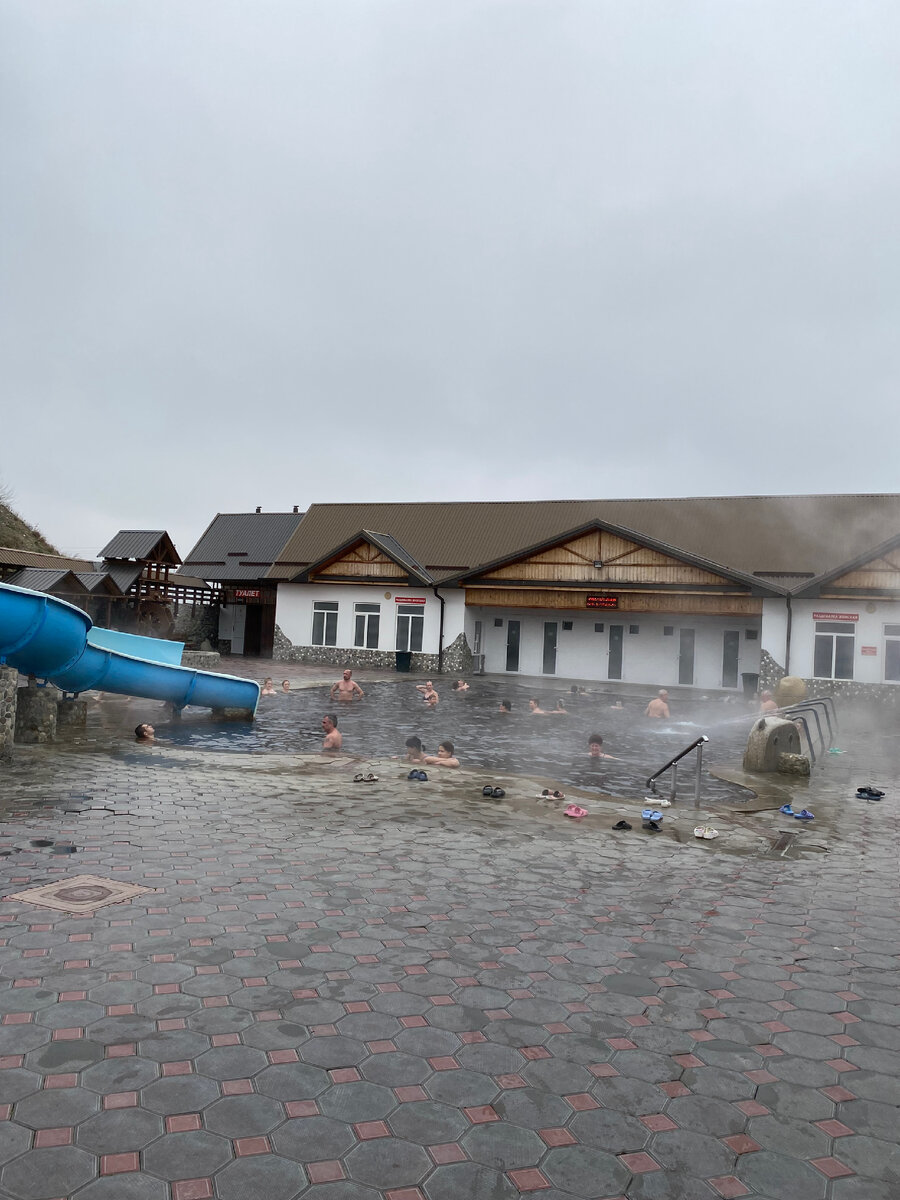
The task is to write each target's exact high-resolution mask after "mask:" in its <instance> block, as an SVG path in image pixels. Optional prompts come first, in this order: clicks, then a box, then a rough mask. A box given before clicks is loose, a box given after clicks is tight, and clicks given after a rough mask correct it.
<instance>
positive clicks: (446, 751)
mask: <svg viewBox="0 0 900 1200" xmlns="http://www.w3.org/2000/svg"><path fill="white" fill-rule="evenodd" d="M425 762H426V763H427V764H428V765H429V767H458V766H459V759H458V758H455V757H454V755H453V743H452V742H441V744H440V745H439V746H438V752H437V754H427V755H426V756H425Z"/></svg>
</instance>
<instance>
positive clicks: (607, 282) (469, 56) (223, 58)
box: [0, 0, 900, 551]
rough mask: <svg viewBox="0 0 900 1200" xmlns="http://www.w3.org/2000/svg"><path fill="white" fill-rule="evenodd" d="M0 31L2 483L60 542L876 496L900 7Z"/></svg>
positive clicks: (207, 16) (757, 6) (403, 13)
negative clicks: (702, 502) (299, 520)
mask: <svg viewBox="0 0 900 1200" xmlns="http://www.w3.org/2000/svg"><path fill="white" fill-rule="evenodd" d="M2 19H3V24H4V29H3V36H2V38H0V76H2V79H3V81H4V82H3V85H2V87H3V92H2V95H0V145H2V146H3V147H4V150H3V162H4V168H5V171H4V174H5V179H4V182H3V187H2V189H0V238H2V261H0V266H2V271H0V277H2V282H0V287H2V294H0V303H2V318H3V334H2V344H0V351H2V380H3V390H4V410H5V415H4V420H3V434H2V441H3V447H4V452H3V459H2V461H3V468H2V470H3V473H4V476H5V477H6V478H7V481H8V482H9V483H10V484H11V485H12V486H13V488H14V490H15V497H16V502H17V504H18V506H19V508H20V509H21V510H22V511H23V513H24V515H26V516H27V517H28V518H29V519H31V520H33V521H36V522H37V523H39V524H40V525H41V526H42V527H43V529H44V530H45V532H46V533H47V534H48V536H49V537H50V538H51V539H52V540H55V541H56V542H57V543H58V544H61V545H63V546H65V547H67V548H70V547H71V548H75V547H78V548H80V549H83V550H95V549H97V548H98V546H99V545H100V544H102V543H103V542H104V541H105V540H106V538H107V537H108V536H109V534H110V533H111V532H112V531H113V530H114V529H115V528H116V527H118V526H120V525H125V526H128V525H140V526H157V525H164V526H166V527H167V528H169V529H170V531H171V532H172V533H173V536H175V538H176V541H177V542H178V544H179V547H180V548H181V549H182V550H183V551H184V550H186V549H187V548H188V547H189V545H190V543H191V542H192V541H193V539H194V538H195V537H196V536H197V535H198V534H199V532H200V531H201V530H202V528H203V527H204V526H205V524H206V522H207V520H208V519H209V517H210V516H211V515H212V514H213V513H214V512H215V511H217V510H230V509H241V508H248V507H253V506H255V505H256V504H260V503H261V504H262V505H263V506H264V507H265V508H268V509H271V508H285V507H290V506H291V505H292V504H294V503H299V504H301V505H304V506H305V505H306V504H307V503H309V502H311V501H313V500H340V499H367V498H370V499H376V500H377V499H417V498H422V499H444V498H447V499H451V498H465V497H484V498H494V497H499V498H516V497H540V496H547V497H560V496H594V495H622V496H626V495H685V494H710V493H713V494H714V493H717V492H766V491H853V490H859V491H877V490H893V489H895V488H896V469H895V450H894V444H895V440H896V433H897V427H898V421H897V416H896V411H897V405H896V400H895V393H896V381H897V369H898V357H900V352H898V348H897V343H898V339H897V337H896V328H897V318H898V308H900V285H898V280H900V271H898V266H900V263H898V234H897V222H896V216H895V214H896V212H897V211H898V210H900V186H898V180H900V170H898V164H897V154H896V130H897V117H898V84H897V77H898V76H897V62H896V52H895V47H896V45H897V44H898V40H897V35H898V34H900V11H898V9H897V6H896V4H894V3H893V0H890V2H888V0H885V2H880V0H861V2H860V3H857V4H854V5H847V4H846V2H843V3H836V2H831V0H824V2H820V0H816V2H812V0H809V2H805V3H791V2H788V3H784V0H782V2H780V3H775V2H763V0H756V2H754V0H747V2H745V3H741V4H723V3H721V0H705V2H701V0H682V2H681V3H679V4H672V3H670V2H669V0H654V2H650V0H628V2H626V0H617V2H616V3H604V2H603V0H540V2H539V0H515V2H513V0H493V2H491V0H481V2H479V3H472V2H470V0H453V2H452V3H450V2H449V0H440V2H437V3H430V4H421V3H419V2H418V0H357V2H353V0H328V3H324V2H317V3H311V2H309V0H270V2H268V3H265V2H261V3H254V4H249V3H230V4H229V3H225V4H223V3H219V2H217V0H216V2H214V0H196V2H195V3H192V4H190V5H184V4H181V3H160V2H159V0H153V2H152V3H150V2H143V0H132V2H131V3H129V4H128V5H120V4H115V3H103V2H100V0H97V2H95V3H88V2H87V0H68V2H66V3H62V2H56V3H54V2H51V0H47V2H45V3H42V4H40V5H34V4H33V3H30V0H7V2H6V4H5V6H4V9H3V13H2Z"/></svg>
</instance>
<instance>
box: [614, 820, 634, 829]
mask: <svg viewBox="0 0 900 1200" xmlns="http://www.w3.org/2000/svg"><path fill="white" fill-rule="evenodd" d="M630 828H631V826H630V825H629V824H628V822H627V821H616V823H615V825H613V829H630Z"/></svg>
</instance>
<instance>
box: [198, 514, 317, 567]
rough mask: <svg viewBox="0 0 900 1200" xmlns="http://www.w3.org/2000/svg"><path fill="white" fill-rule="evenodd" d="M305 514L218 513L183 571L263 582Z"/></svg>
mask: <svg viewBox="0 0 900 1200" xmlns="http://www.w3.org/2000/svg"><path fill="white" fill-rule="evenodd" d="M305 515H306V514H305V513H294V512H291V513H217V514H216V516H215V517H214V518H213V520H212V521H211V522H210V524H209V526H208V527H207V529H206V532H205V533H204V534H203V536H202V537H201V538H200V540H199V542H198V543H197V545H196V546H194V548H193V550H191V551H190V553H189V554H188V555H187V556H186V558H185V560H184V570H185V572H189V573H190V574H191V575H196V576H199V577H200V578H201V579H208V580H214V581H218V582H221V581H223V580H242V581H243V580H255V579H262V578H264V576H265V575H266V572H267V571H268V569H269V567H270V566H271V565H272V563H273V562H275V560H276V559H277V558H278V556H279V555H280V554H281V552H282V550H283V549H284V547H285V546H286V545H287V543H288V542H289V541H290V539H291V538H292V537H293V535H294V533H295V532H296V531H297V527H298V526H299V524H300V522H301V521H302V520H303V518H304V516H305ZM176 577H177V576H176Z"/></svg>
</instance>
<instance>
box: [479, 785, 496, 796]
mask: <svg viewBox="0 0 900 1200" xmlns="http://www.w3.org/2000/svg"><path fill="white" fill-rule="evenodd" d="M481 794H482V796H493V794H494V789H493V786H492V785H491V784H489V783H486V784H485V785H484V787H483V788H482V789H481Z"/></svg>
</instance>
